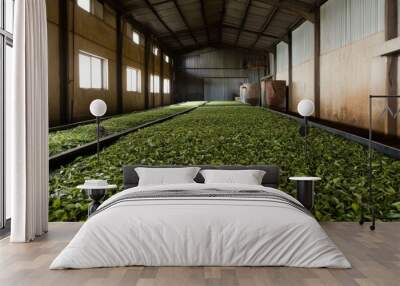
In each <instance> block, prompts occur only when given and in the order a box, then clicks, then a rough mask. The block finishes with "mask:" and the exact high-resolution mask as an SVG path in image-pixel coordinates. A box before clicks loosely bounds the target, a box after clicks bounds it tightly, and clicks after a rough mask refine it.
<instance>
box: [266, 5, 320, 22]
mask: <svg viewBox="0 0 400 286" xmlns="http://www.w3.org/2000/svg"><path fill="white" fill-rule="evenodd" d="M258 1H260V2H263V3H265V4H268V5H272V6H274V7H277V8H279V9H280V10H282V11H287V12H290V13H293V14H295V15H298V16H300V17H302V18H304V19H305V20H308V21H310V22H312V23H314V22H315V14H314V11H315V9H317V8H318V5H313V4H309V3H306V2H303V1H300V0H280V1H277V0H258Z"/></svg>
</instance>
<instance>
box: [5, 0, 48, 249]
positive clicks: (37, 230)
mask: <svg viewBox="0 0 400 286" xmlns="http://www.w3.org/2000/svg"><path fill="white" fill-rule="evenodd" d="M14 21H15V22H14V23H15V34H14V49H13V50H14V73H13V81H14V82H13V87H14V88H13V92H12V94H11V96H8V97H7V98H6V107H7V110H6V187H7V188H10V190H11V194H12V195H11V202H12V203H11V237H10V241H12V242H28V241H31V240H33V239H34V238H35V237H36V236H40V235H42V234H43V233H45V232H47V225H48V170H49V168H48V103H47V102H48V100H47V97H48V91H47V69H48V66H47V19H46V3H45V0H16V1H15V20H14Z"/></svg>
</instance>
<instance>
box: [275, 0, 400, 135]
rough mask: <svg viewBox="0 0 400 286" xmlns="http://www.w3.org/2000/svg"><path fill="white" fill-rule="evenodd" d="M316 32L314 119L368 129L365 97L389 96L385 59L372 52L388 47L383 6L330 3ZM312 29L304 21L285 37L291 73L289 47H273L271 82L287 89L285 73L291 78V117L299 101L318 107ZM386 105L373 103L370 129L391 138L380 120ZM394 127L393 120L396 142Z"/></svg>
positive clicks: (347, 0)
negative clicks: (316, 109)
mask: <svg viewBox="0 0 400 286" xmlns="http://www.w3.org/2000/svg"><path fill="white" fill-rule="evenodd" d="M398 2H399V3H400V0H398ZM398 9H399V11H400V5H398ZM320 27H321V32H320V42H319V43H320V54H319V70H320V71H319V72H320V74H319V76H320V81H319V85H320V87H319V88H320V90H319V110H320V114H319V118H320V119H323V120H327V121H331V122H337V123H340V124H345V125H349V126H353V127H357V128H363V129H367V128H368V126H369V116H368V112H369V111H368V110H369V108H368V107H369V105H368V103H369V95H370V94H374V95H385V94H388V90H387V83H388V77H387V74H388V73H387V68H388V57H385V56H382V55H380V54H379V53H378V52H377V51H379V50H380V49H381V48H382V46H383V45H385V43H386V41H387V39H385V0H377V1H374V0H366V1H351V0H329V1H327V2H326V3H324V4H323V5H322V6H321V8H320ZM314 28H315V25H314V24H313V23H311V22H309V21H306V22H304V23H303V24H301V25H300V26H298V27H297V28H295V29H294V30H292V31H291V34H290V36H291V37H287V38H288V39H291V43H290V44H291V45H292V46H291V47H292V50H291V53H292V54H291V56H292V67H289V42H288V41H287V40H285V42H284V41H281V42H279V43H278V44H277V45H276V73H275V78H276V79H278V80H285V81H286V83H287V84H288V85H289V72H291V76H292V84H291V86H290V87H289V89H290V95H289V108H290V109H289V110H290V111H291V112H297V104H298V102H299V101H300V100H301V99H306V98H308V99H312V100H314V101H315V102H317V98H316V90H315V76H316V75H315V58H316V55H315V47H314V45H315V31H314ZM317 57H318V55H317ZM396 61H398V57H397V56H396ZM397 66H398V67H399V65H397ZM271 68H273V67H272V66H271ZM399 73H400V71H399V72H397V81H398V82H399V83H400V75H399ZM397 85H398V84H397ZM392 95H393V94H392ZM386 103H387V101H385V100H379V101H375V102H374V104H373V111H372V114H373V115H372V118H373V123H372V126H373V129H374V130H375V131H377V132H379V133H383V134H388V135H396V134H393V132H392V133H390V131H389V130H388V117H387V116H382V115H381V113H382V110H383V109H384V108H385V105H386ZM393 112H396V110H393ZM399 125H400V120H399V118H397V136H399V134H400V126H399ZM395 133H396V132H395Z"/></svg>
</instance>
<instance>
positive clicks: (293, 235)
mask: <svg viewBox="0 0 400 286" xmlns="http://www.w3.org/2000/svg"><path fill="white" fill-rule="evenodd" d="M209 188H217V189H228V190H230V191H232V190H242V189H251V190H263V191H267V192H270V193H275V194H279V195H283V196H285V197H287V198H289V199H291V200H292V201H296V200H295V199H293V198H292V197H291V196H289V195H287V194H284V193H283V192H281V191H279V190H276V189H271V188H265V187H262V186H247V185H230V184H229V185H228V184H223V185H221V184H207V185H205V184H184V185H183V184H181V185H164V186H151V187H136V188H132V189H128V190H125V191H123V192H120V193H118V194H116V195H114V196H113V197H111V198H110V199H108V200H107V201H106V202H104V203H103V204H102V206H104V205H105V204H107V203H109V202H110V201H113V200H116V199H118V198H120V197H121V196H124V195H126V194H129V193H130V192H145V191H157V190H160V191H162V190H169V189H170V190H177V189H178V190H198V191H201V190H204V189H209ZM102 206H100V209H101V208H102ZM128 265H145V266H195V265H197V266H211V265H213V266H293V267H333V268H349V267H351V266H350V263H349V262H348V261H347V259H346V258H345V257H344V255H343V254H342V252H341V251H340V250H339V249H338V248H337V247H336V245H335V244H334V243H333V242H332V241H331V239H330V238H329V237H328V236H327V234H326V233H325V231H324V230H323V229H322V228H321V226H320V225H319V224H318V222H317V221H316V220H315V219H314V218H313V217H312V216H310V215H308V214H306V213H304V212H302V211H300V210H299V209H296V208H294V207H293V206H290V205H286V204H282V203H276V202H273V201H264V200H261V199H260V200H258V199H254V198H253V199H246V198H240V199H237V198H229V197H227V198H212V197H210V198H197V197H193V198H190V197H189V198H185V199H177V198H167V199H166V198H160V199H158V198H154V199H148V200H140V201H124V202H121V203H118V204H115V205H112V206H111V207H108V208H107V209H104V210H103V211H101V212H99V213H98V214H96V215H94V216H92V217H91V218H89V219H88V221H87V222H86V223H85V224H84V225H83V226H82V227H81V229H80V230H79V232H78V233H77V234H76V235H75V237H74V238H73V239H72V241H71V242H70V243H69V244H68V246H67V247H66V248H65V249H64V250H63V251H62V252H61V253H60V254H59V255H58V257H57V258H56V259H55V260H54V261H53V263H52V264H51V266H50V269H63V268H91V267H114V266H128Z"/></svg>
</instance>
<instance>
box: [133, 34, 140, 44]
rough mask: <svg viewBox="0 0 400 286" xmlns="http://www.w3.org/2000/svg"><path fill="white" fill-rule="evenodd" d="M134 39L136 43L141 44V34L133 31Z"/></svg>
mask: <svg viewBox="0 0 400 286" xmlns="http://www.w3.org/2000/svg"><path fill="white" fill-rule="evenodd" d="M132 41H133V42H134V43H135V44H136V45H139V44H140V37H139V34H138V33H136V32H132Z"/></svg>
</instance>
